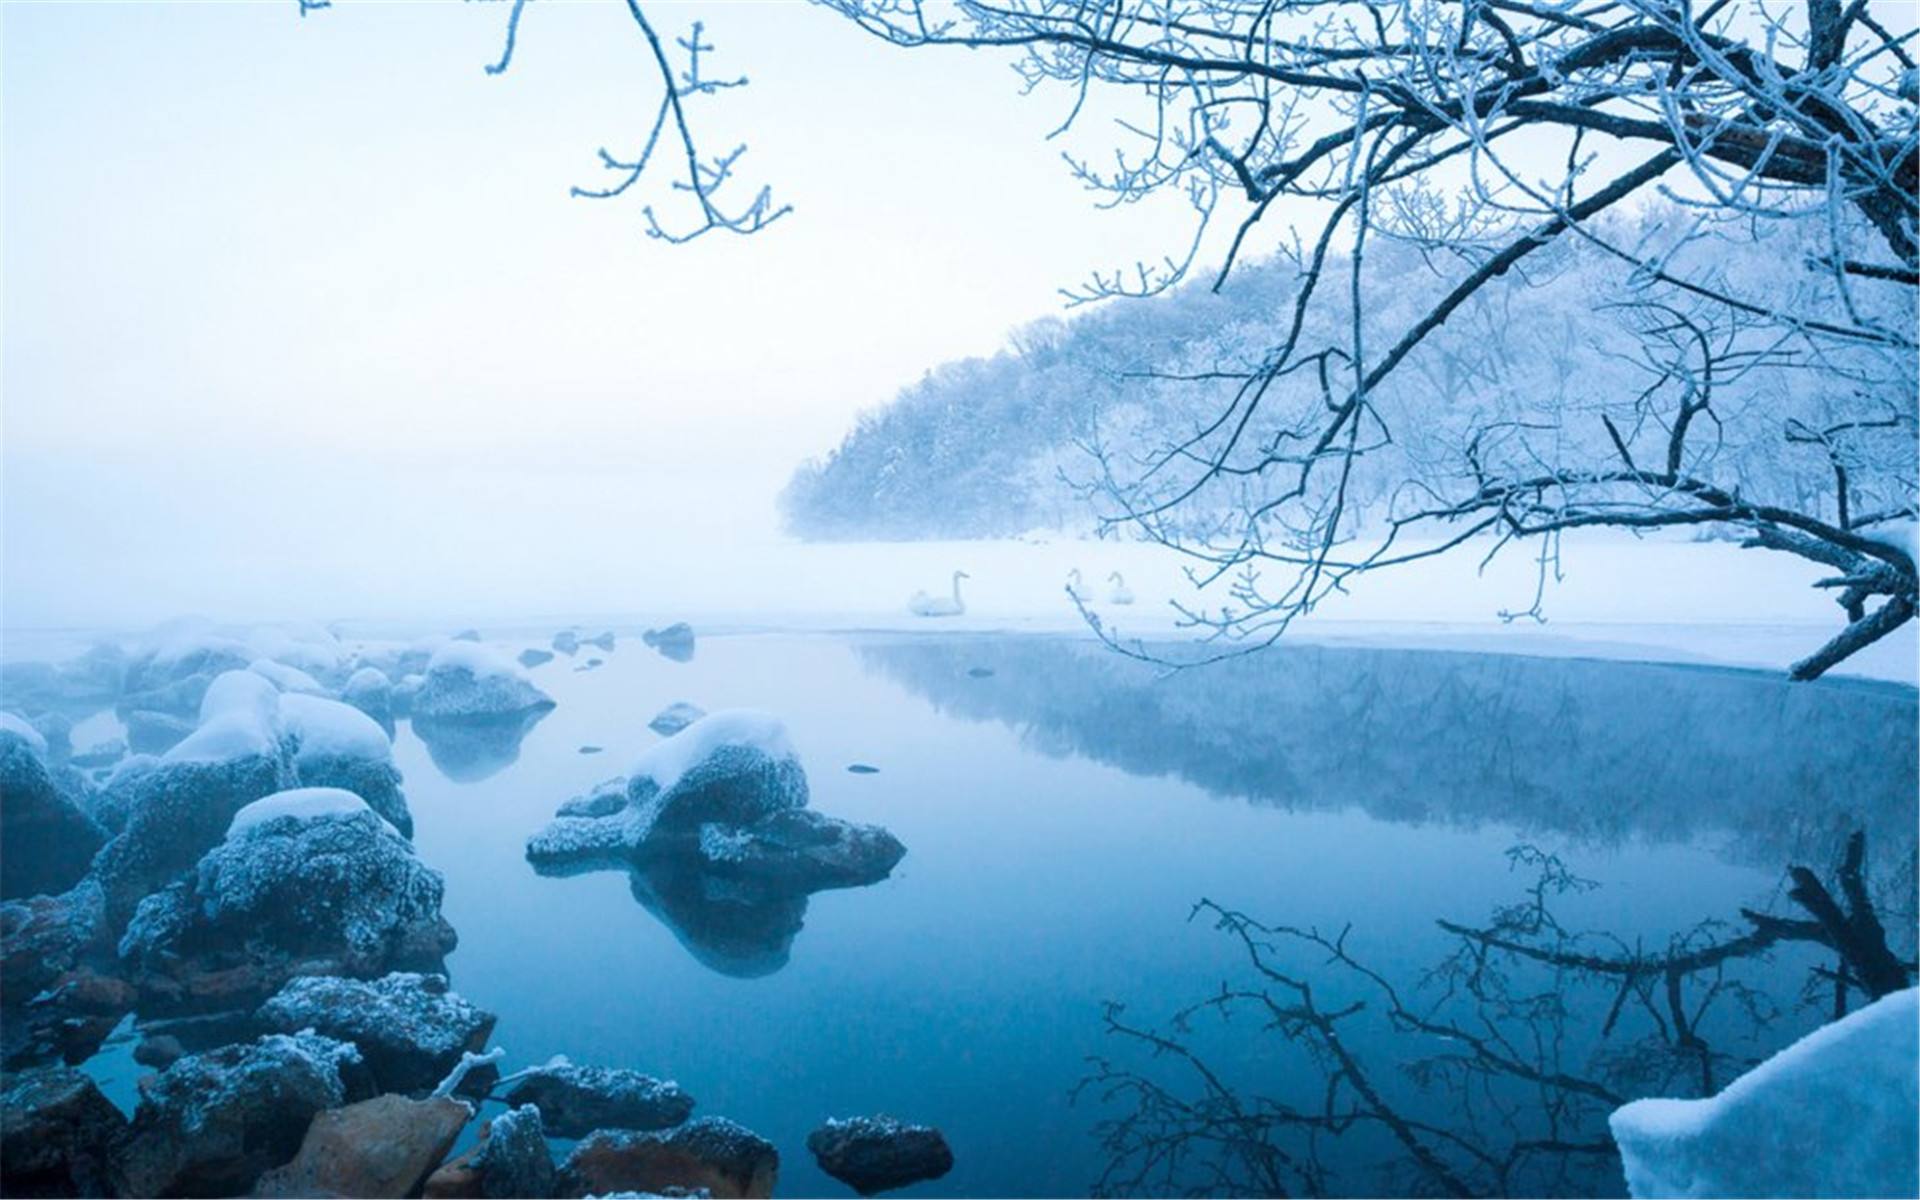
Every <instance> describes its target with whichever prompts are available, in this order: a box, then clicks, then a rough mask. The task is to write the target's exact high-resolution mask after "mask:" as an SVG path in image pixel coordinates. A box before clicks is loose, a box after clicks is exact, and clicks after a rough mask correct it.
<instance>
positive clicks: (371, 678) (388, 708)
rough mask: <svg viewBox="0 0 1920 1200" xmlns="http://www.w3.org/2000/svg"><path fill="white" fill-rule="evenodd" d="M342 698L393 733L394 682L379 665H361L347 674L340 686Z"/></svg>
mask: <svg viewBox="0 0 1920 1200" xmlns="http://www.w3.org/2000/svg"><path fill="white" fill-rule="evenodd" d="M340 699H341V700H343V701H345V702H346V703H348V704H351V705H353V706H354V707H355V708H357V709H359V710H360V711H361V712H363V713H365V714H367V715H368V716H369V717H372V718H373V719H374V720H375V721H376V722H378V723H379V725H380V727H381V728H382V729H384V730H386V731H387V734H388V736H392V733H393V718H394V711H393V684H392V683H391V682H390V681H389V680H388V679H387V675H386V672H384V671H382V670H380V669H379V668H378V667H361V668H360V669H359V670H357V671H355V672H354V673H353V674H351V675H349V676H347V682H346V683H345V684H344V685H342V686H341V688H340Z"/></svg>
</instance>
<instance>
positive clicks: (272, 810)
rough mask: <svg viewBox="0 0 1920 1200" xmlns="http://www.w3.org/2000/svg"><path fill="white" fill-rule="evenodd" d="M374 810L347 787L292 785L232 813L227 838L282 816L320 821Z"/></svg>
mask: <svg viewBox="0 0 1920 1200" xmlns="http://www.w3.org/2000/svg"><path fill="white" fill-rule="evenodd" d="M371 811H373V810H372V809H370V808H369V807H368V806H367V802H366V801H365V800H362V799H361V798H360V797H358V796H356V795H354V794H353V793H352V792H349V791H347V790H346V789H345V788H327V787H309V788H292V789H290V790H288V791H284V792H275V793H274V794H273V795H271V796H263V797H261V798H260V799H258V800H255V801H254V802H253V803H251V804H249V805H247V806H246V807H245V808H242V809H241V810H240V811H239V812H237V813H235V814H233V822H232V823H231V824H229V825H228V826H227V837H228V838H233V837H236V836H238V835H240V834H242V833H245V832H247V831H248V830H249V829H252V828H254V827H256V826H259V825H264V824H265V823H267V822H268V821H272V820H275V819H276V818H279V817H296V818H298V819H300V820H302V821H317V820H320V819H322V818H325V817H344V816H351V815H352V814H354V813H360V812H371Z"/></svg>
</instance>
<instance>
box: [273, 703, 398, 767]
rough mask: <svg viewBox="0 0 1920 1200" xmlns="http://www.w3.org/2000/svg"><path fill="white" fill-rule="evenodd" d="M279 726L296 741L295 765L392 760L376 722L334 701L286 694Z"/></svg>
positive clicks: (281, 707) (352, 708)
mask: <svg viewBox="0 0 1920 1200" xmlns="http://www.w3.org/2000/svg"><path fill="white" fill-rule="evenodd" d="M280 727H281V729H282V730H284V731H285V732H286V733H287V735H288V736H290V737H293V738H297V739H298V740H299V743H300V750H299V753H298V754H297V755H296V756H295V758H294V762H295V764H296V765H300V764H305V763H309V762H312V761H314V760H315V759H319V758H336V757H337V758H365V759H371V760H373V761H374V762H391V761H393V746H392V744H391V743H390V742H388V741H387V734H386V731H385V730H383V729H381V728H380V724H379V722H377V721H375V720H374V719H373V718H372V717H369V716H368V715H367V714H366V713H363V712H361V711H360V710H359V709H357V708H355V707H353V706H352V705H351V704H342V703H340V702H339V701H338V700H328V699H325V698H324V697H320V696H303V695H300V694H298V693H296V692H289V693H287V694H286V695H284V696H282V697H280Z"/></svg>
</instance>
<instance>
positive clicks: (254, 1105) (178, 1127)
mask: <svg viewBox="0 0 1920 1200" xmlns="http://www.w3.org/2000/svg"><path fill="white" fill-rule="evenodd" d="M359 1057H360V1056H359V1052H358V1051H356V1050H355V1049H354V1048H353V1047H352V1046H350V1045H348V1044H347V1043H345V1042H339V1041H335V1040H334V1039H332V1038H327V1037H321V1036H320V1035H318V1034H314V1033H304V1032H303V1033H296V1034H293V1035H291V1036H288V1035H285V1034H269V1035H267V1036H266V1037H263V1038H260V1039H259V1040H258V1041H254V1042H248V1043H242V1044H239V1045H232V1046H222V1047H220V1048H219V1049H216V1050H210V1051H208V1052H206V1053H204V1054H190V1055H187V1056H186V1057H184V1058H182V1059H180V1060H179V1061H177V1062H175V1063H174V1064H173V1065H172V1066H170V1067H168V1068H167V1069H166V1070H165V1071H163V1072H161V1073H160V1074H159V1075H158V1076H157V1077H155V1078H153V1079H152V1080H151V1081H148V1082H147V1083H146V1084H145V1085H144V1086H143V1088H142V1093H141V1096H140V1104H139V1107H138V1108H137V1109H135V1111H134V1115H133V1126H132V1134H131V1137H130V1139H129V1141H128V1143H127V1147H126V1150H125V1153H124V1155H123V1158H122V1163H121V1168H122V1172H123V1174H124V1177H125V1180H124V1182H125V1186H124V1189H123V1190H124V1192H125V1194H127V1195H130V1196H232V1195H240V1194H243V1193H245V1192H246V1191H247V1190H248V1189H249V1188H250V1187H252V1185H253V1182H254V1180H256V1179H258V1178H259V1177H260V1175H261V1174H262V1173H263V1172H265V1171H267V1170H269V1169H271V1168H273V1167H277V1166H279V1165H280V1164H282V1163H284V1162H286V1161H288V1160H289V1159H291V1158H292V1157H293V1156H294V1154H295V1153H297V1152H298V1151H299V1149H300V1143H301V1140H302V1139H303V1138H304V1137H305V1136H306V1132H307V1126H308V1125H309V1124H310V1123H311V1122H312V1121H313V1118H314V1117H315V1115H317V1114H318V1113H320V1112H322V1111H323V1110H326V1109H329V1108H338V1107H340V1106H341V1105H342V1104H344V1103H346V1102H347V1100H348V1099H349V1089H348V1086H347V1080H346V1079H345V1078H343V1075H342V1072H343V1070H346V1071H348V1072H354V1071H356V1070H357V1068H358V1066H359Z"/></svg>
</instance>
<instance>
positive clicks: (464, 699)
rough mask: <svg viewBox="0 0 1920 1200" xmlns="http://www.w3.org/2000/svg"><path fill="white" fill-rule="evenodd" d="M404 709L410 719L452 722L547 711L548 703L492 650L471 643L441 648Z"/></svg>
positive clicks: (513, 665) (517, 666) (509, 661)
mask: <svg viewBox="0 0 1920 1200" xmlns="http://www.w3.org/2000/svg"><path fill="white" fill-rule="evenodd" d="M410 707H411V710H412V713H413V716H414V717H415V718H416V719H417V718H421V717H426V718H428V719H435V718H445V719H454V720H458V719H464V718H470V717H490V716H504V715H506V714H510V713H519V712H524V711H525V710H527V709H531V708H541V709H545V708H552V707H553V698H552V697H551V696H549V695H547V694H546V693H545V692H543V691H541V690H540V689H539V688H538V687H537V686H535V684H534V682H533V680H532V679H531V678H530V677H529V676H528V675H527V673H526V671H525V670H524V669H522V668H521V666H520V664H519V663H516V662H514V661H513V660H512V659H511V658H508V657H507V656H506V655H504V654H502V653H501V652H499V651H498V650H494V649H491V648H489V647H486V646H483V645H480V644H479V643H477V642H445V643H442V644H441V646H440V647H439V649H437V650H435V651H434V653H433V657H432V659H430V660H429V661H428V663H427V673H426V678H425V679H424V680H422V681H421V684H420V688H419V691H418V692H417V693H415V694H414V695H413V697H412V699H411V705H410Z"/></svg>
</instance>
